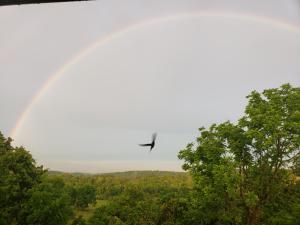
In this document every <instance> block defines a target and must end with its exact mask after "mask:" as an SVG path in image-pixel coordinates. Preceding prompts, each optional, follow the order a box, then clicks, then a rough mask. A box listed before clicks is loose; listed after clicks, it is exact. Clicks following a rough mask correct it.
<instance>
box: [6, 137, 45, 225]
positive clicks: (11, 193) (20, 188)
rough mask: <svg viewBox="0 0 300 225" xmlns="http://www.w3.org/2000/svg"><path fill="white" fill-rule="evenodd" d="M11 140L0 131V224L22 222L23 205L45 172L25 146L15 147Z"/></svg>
mask: <svg viewBox="0 0 300 225" xmlns="http://www.w3.org/2000/svg"><path fill="white" fill-rule="evenodd" d="M11 141H12V139H11V138H8V139H5V138H4V137H3V135H2V134H1V132H0V224H5V225H7V224H11V223H12V222H13V221H19V223H21V221H22V220H23V218H22V217H21V215H20V212H21V207H22V205H23V204H24V203H25V202H26V201H27V200H28V197H29V196H28V191H29V190H30V189H31V188H32V187H33V186H34V185H35V184H37V183H39V182H40V179H41V176H42V174H43V173H44V171H43V169H42V167H38V166H36V163H35V160H34V159H33V158H32V156H31V155H30V153H29V152H28V151H26V150H25V148H23V147H13V146H12V145H11Z"/></svg>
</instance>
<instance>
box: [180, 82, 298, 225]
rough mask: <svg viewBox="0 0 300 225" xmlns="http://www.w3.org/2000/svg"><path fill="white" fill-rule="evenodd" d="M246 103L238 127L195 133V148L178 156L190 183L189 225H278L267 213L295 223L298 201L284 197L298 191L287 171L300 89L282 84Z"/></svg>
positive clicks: (295, 140) (295, 149) (295, 146)
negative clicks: (191, 199)
mask: <svg viewBox="0 0 300 225" xmlns="http://www.w3.org/2000/svg"><path fill="white" fill-rule="evenodd" d="M248 99H249V103H248V105H247V107H246V110H245V115H244V116H243V117H242V118H241V119H240V120H239V121H238V123H237V124H232V123H230V122H225V123H222V124H219V125H217V124H213V125H212V126H211V127H210V128H209V129H205V128H200V136H199V137H198V139H197V145H195V144H193V143H191V144H189V145H187V147H186V149H184V150H182V151H180V153H179V158H180V159H184V160H185V164H184V165H183V168H184V169H185V170H188V171H190V173H191V174H192V176H193V178H194V182H195V193H194V197H193V198H194V200H193V201H192V203H191V207H190V210H189V213H190V215H191V216H190V218H193V219H191V221H190V222H189V224H261V223H263V224H278V220H277V221H274V220H271V218H270V217H271V214H270V208H271V209H272V213H273V214H278V215H279V214H280V213H281V214H282V213H284V214H285V217H288V218H291V219H289V220H290V221H292V220H294V219H295V218H293V214H292V213H290V212H291V211H292V208H293V207H294V209H295V210H296V211H297V210H298V208H297V207H299V200H297V202H295V204H296V205H293V204H291V203H289V202H287V201H286V193H287V192H290V193H289V196H293V195H294V194H296V192H297V191H296V190H295V188H294V186H295V183H294V176H292V174H291V173H290V170H289V168H291V167H293V166H294V163H293V162H294V159H295V157H297V156H298V155H299V147H300V89H299V88H293V87H291V86H290V85H288V84H286V85H283V86H281V87H280V88H278V89H269V90H265V91H263V92H262V93H258V92H256V91H253V92H252V93H251V94H250V95H249V96H248ZM298 191H299V190H298ZM278 201H279V202H284V203H285V204H283V205H280V204H278ZM284 210H285V211H284ZM281 222H282V221H281Z"/></svg>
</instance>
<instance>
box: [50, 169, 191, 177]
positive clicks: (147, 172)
mask: <svg viewBox="0 0 300 225" xmlns="http://www.w3.org/2000/svg"><path fill="white" fill-rule="evenodd" d="M47 173H48V174H49V175H67V174H68V175H73V176H93V175H97V176H101V175H103V176H118V177H124V178H125V177H126V178H132V177H140V176H160V177H163V176H172V175H174V176H176V175H180V174H182V175H184V174H187V173H186V172H174V171H159V170H142V171H125V172H112V173H80V172H72V173H68V172H62V171H55V170H49V171H47Z"/></svg>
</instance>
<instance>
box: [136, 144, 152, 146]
mask: <svg viewBox="0 0 300 225" xmlns="http://www.w3.org/2000/svg"><path fill="white" fill-rule="evenodd" d="M139 145H140V146H151V144H139Z"/></svg>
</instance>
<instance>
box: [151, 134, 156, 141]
mask: <svg viewBox="0 0 300 225" xmlns="http://www.w3.org/2000/svg"><path fill="white" fill-rule="evenodd" d="M156 136H157V133H154V134H152V141H153V142H155V140H156Z"/></svg>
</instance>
